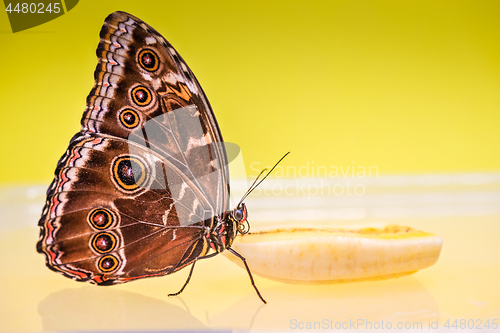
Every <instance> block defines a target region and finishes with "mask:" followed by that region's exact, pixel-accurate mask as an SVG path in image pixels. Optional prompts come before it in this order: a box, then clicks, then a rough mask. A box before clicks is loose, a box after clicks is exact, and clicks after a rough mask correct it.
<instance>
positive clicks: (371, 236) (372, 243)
mask: <svg viewBox="0 0 500 333" xmlns="http://www.w3.org/2000/svg"><path fill="white" fill-rule="evenodd" d="M442 245H443V239H442V238H441V237H439V236H436V235H433V234H431V233H427V232H423V231H418V230H415V229H412V228H409V227H402V226H397V225H389V226H387V227H385V228H383V229H376V228H363V229H358V230H348V229H301V228H293V229H276V230H270V231H261V232H256V233H249V234H246V235H242V236H238V237H237V238H236V240H235V242H234V243H233V245H232V248H233V249H234V250H235V251H237V252H239V253H240V254H241V255H243V256H244V257H245V258H246V259H247V263H248V264H249V266H250V269H251V271H252V273H255V274H257V275H260V276H262V277H265V278H269V279H272V280H278V281H281V282H287V283H304V284H321V283H337V282H351V281H363V280H379V279H387V278H393V277H399V276H403V275H408V274H412V273H415V272H416V271H418V270H419V269H423V268H426V267H429V266H432V265H433V264H435V263H436V261H437V260H438V258H439V254H440V252H441V247H442ZM223 253H224V254H225V255H226V257H227V258H229V259H230V260H231V261H233V262H235V263H236V264H238V265H240V266H243V264H242V262H241V260H239V259H238V258H237V257H235V256H234V255H232V254H231V253H228V251H225V252H223Z"/></svg>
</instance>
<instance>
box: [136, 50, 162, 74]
mask: <svg viewBox="0 0 500 333" xmlns="http://www.w3.org/2000/svg"><path fill="white" fill-rule="evenodd" d="M139 63H140V64H141V67H142V68H144V69H145V70H147V71H148V72H154V71H156V70H157V69H158V67H159V65H160V62H159V61H158V56H157V55H156V53H154V52H153V51H151V50H142V51H141V52H140V53H139Z"/></svg>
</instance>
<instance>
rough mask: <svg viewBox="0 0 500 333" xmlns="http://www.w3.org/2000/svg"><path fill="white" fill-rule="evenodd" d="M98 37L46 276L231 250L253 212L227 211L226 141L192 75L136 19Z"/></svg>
mask: <svg viewBox="0 0 500 333" xmlns="http://www.w3.org/2000/svg"><path fill="white" fill-rule="evenodd" d="M100 38H101V39H100V43H99V45H98V48H97V57H98V65H97V67H96V70H95V73H94V78H95V83H94V87H93V88H92V90H91V92H90V94H89V96H88V97H87V106H86V108H85V111H84V113H83V117H82V121H81V125H82V126H81V130H80V132H78V133H77V134H76V135H75V136H74V137H73V138H72V139H71V141H70V143H69V147H68V149H67V150H66V152H65V153H64V155H63V156H62V157H61V159H60V160H59V162H58V164H57V167H56V171H55V176H54V180H53V181H52V183H51V185H50V186H49V188H48V190H47V199H46V203H45V207H44V209H43V212H42V217H41V218H40V221H39V226H40V239H39V241H38V243H37V250H38V252H40V253H43V254H44V255H45V257H46V264H47V266H48V267H49V268H50V269H52V270H54V271H56V272H58V273H61V274H62V275H64V276H66V277H68V278H71V279H73V280H76V281H82V282H90V283H93V284H98V285H112V284H118V283H124V282H129V281H132V280H136V279H141V278H147V277H154V276H162V275H168V274H171V273H174V272H176V271H178V270H180V269H182V268H184V267H186V266H188V265H190V264H194V263H195V262H196V260H198V259H202V258H206V257H210V256H213V255H214V254H217V253H219V252H221V251H224V250H226V249H229V250H230V251H231V252H233V253H234V251H233V250H232V249H230V247H231V244H232V242H233V240H234V239H235V237H236V235H237V234H238V232H243V233H244V232H245V231H244V229H245V228H244V223H245V222H246V215H247V212H246V207H245V205H244V204H243V203H240V204H238V206H237V207H236V209H234V210H231V209H230V208H229V174H228V168H227V164H228V162H227V156H226V151H225V147H224V143H223V140H222V135H221V133H220V130H219V127H218V125H217V122H216V120H215V116H214V114H213V112H212V109H211V107H210V104H209V102H208V100H207V98H206V96H205V94H204V92H203V90H202V89H201V87H200V85H199V83H198V81H197V80H196V78H195V76H194V75H193V73H192V72H191V70H190V69H189V67H188V66H187V65H186V63H185V62H184V60H183V59H182V58H181V57H180V56H179V54H178V53H177V52H176V51H175V49H174V48H173V47H172V46H171V45H170V44H169V43H168V42H167V41H166V40H165V39H164V38H163V37H162V36H161V35H160V34H159V33H158V32H157V31H156V30H154V29H153V28H152V27H150V26H149V25H147V24H146V23H144V22H143V21H141V20H140V19H138V18H136V17H134V16H132V15H130V14H127V13H124V12H115V13H113V14H111V15H109V16H108V17H107V18H106V20H105V23H104V25H103V27H102V30H101V33H100ZM210 252H213V253H212V254H209V253H210ZM236 255H237V254H236ZM242 260H244V259H243V258H242ZM192 267H194V265H193V266H192ZM248 272H249V271H248ZM191 273H192V270H191ZM191 273H190V275H189V277H190V276H191ZM249 273H250V272H249ZM188 281H189V278H188ZM186 284H187V282H186ZM252 284H253V279H252ZM254 287H255V286H254ZM183 288H184V287H183ZM259 296H260V295H259Z"/></svg>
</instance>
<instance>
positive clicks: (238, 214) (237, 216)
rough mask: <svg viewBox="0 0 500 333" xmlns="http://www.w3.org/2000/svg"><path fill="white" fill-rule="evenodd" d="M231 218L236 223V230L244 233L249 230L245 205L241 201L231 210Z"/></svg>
mask: <svg viewBox="0 0 500 333" xmlns="http://www.w3.org/2000/svg"><path fill="white" fill-rule="evenodd" d="M231 215H232V217H233V219H234V220H235V221H236V222H237V223H238V232H239V233H240V234H246V233H248V231H249V230H250V225H249V224H248V221H247V206H246V205H245V203H243V202H241V203H240V204H239V205H238V207H236V209H235V210H233V211H232V212H231Z"/></svg>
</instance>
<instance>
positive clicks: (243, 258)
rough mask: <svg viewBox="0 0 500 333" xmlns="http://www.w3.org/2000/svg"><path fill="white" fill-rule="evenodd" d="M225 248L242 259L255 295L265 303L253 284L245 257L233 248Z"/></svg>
mask: <svg viewBox="0 0 500 333" xmlns="http://www.w3.org/2000/svg"><path fill="white" fill-rule="evenodd" d="M226 250H228V251H229V252H231V253H232V254H234V255H235V256H237V257H238V258H240V259H241V261H243V264H244V265H245V268H246V269H247V273H248V276H249V277H250V282H252V286H253V288H254V289H255V291H256V292H257V295H258V296H259V298H260V300H261V301H262V302H264V304H267V302H266V300H265V299H264V298H262V296H261V295H260V292H259V289H257V286H256V285H255V282H254V281H253V276H252V272H250V268H248V265H247V260H246V259H245V257H243V256H242V255H241V254H239V253H238V252H236V251H235V250H233V249H232V248H230V247H229V248H227V249H226Z"/></svg>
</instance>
